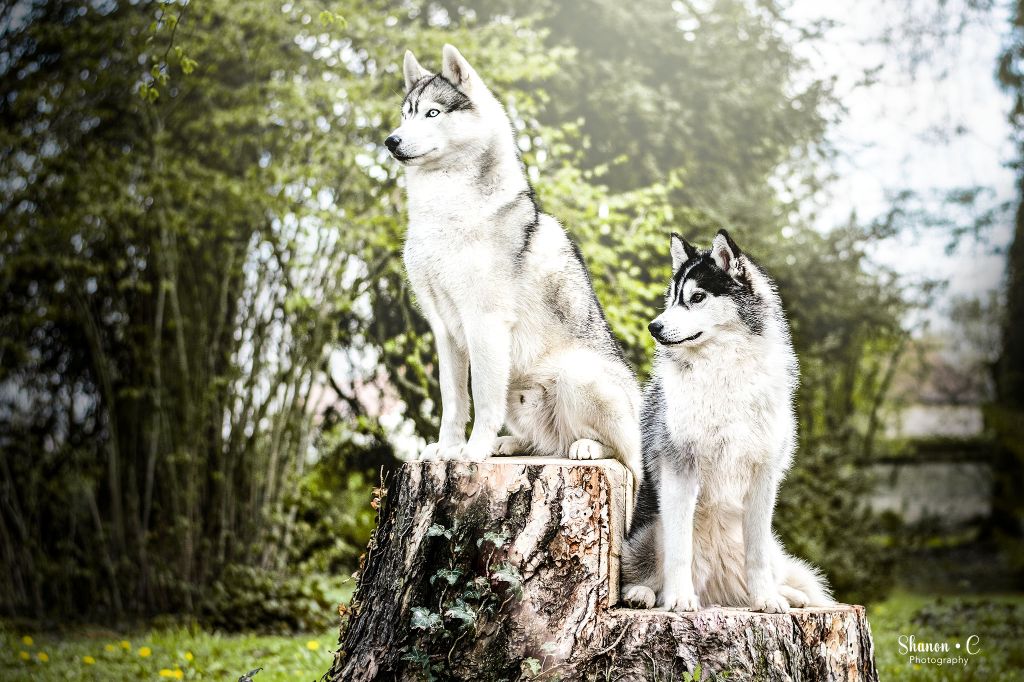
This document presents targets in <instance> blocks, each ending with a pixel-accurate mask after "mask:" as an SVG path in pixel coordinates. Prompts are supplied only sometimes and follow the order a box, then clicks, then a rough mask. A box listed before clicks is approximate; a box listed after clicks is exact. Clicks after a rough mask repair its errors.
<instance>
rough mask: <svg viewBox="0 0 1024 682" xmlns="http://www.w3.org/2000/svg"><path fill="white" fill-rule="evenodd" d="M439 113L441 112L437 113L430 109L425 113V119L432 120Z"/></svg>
mask: <svg viewBox="0 0 1024 682" xmlns="http://www.w3.org/2000/svg"><path fill="white" fill-rule="evenodd" d="M440 113H441V112H440V111H438V110H437V109H431V110H430V111H428V112H427V118H434V117H435V116H437V115H438V114H440Z"/></svg>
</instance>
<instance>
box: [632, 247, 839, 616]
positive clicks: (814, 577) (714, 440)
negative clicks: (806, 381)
mask: <svg viewBox="0 0 1024 682" xmlns="http://www.w3.org/2000/svg"><path fill="white" fill-rule="evenodd" d="M670 250H671V252H672V272H673V273H674V274H673V277H672V281H671V283H670V284H669V287H668V292H667V295H666V299H665V301H666V309H665V312H663V313H662V314H661V315H659V316H658V317H657V318H655V319H654V321H653V322H651V323H650V325H649V327H648V328H649V329H650V332H651V334H652V335H653V336H654V338H655V340H656V341H657V342H658V344H659V348H658V351H657V356H656V357H655V361H654V376H653V378H652V379H651V382H650V383H649V385H648V386H647V388H646V391H645V393H644V405H643V413H642V418H641V423H642V430H643V467H644V480H643V484H642V485H641V486H640V490H639V493H638V496H637V504H636V510H635V512H634V514H633V525H632V528H631V529H630V532H629V536H628V538H627V540H626V545H625V548H624V551H623V568H622V574H623V584H624V587H623V590H622V593H623V596H624V600H625V601H627V602H629V603H632V604H635V605H638V606H644V607H647V608H650V607H652V606H654V605H655V603H657V604H659V605H660V606H661V607H662V608H665V609H668V610H671V611H695V610H697V609H699V608H700V605H701V604H704V605H710V604H719V605H724V606H749V607H750V608H751V609H754V610H757V611H767V612H769V613H780V612H785V611H788V610H789V607H790V606H794V607H803V606H825V605H828V604H831V603H832V598H831V596H830V594H829V589H828V586H827V584H826V583H825V580H824V578H823V577H822V575H821V574H820V573H819V572H818V570H817V569H815V568H813V567H812V566H810V565H808V564H807V563H805V562H803V561H801V560H800V559H797V558H795V557H792V556H790V555H788V554H787V553H786V552H785V550H784V549H783V548H782V545H781V543H780V542H779V540H778V539H777V538H776V537H775V535H774V534H773V533H772V511H773V509H774V507H775V496H776V492H777V490H778V487H779V482H780V481H781V480H782V477H783V475H784V474H785V472H786V469H788V468H789V465H790V462H791V460H792V458H793V450H794V448H795V445H796V415H795V413H794V410H793V393H794V391H795V390H796V387H797V382H798V370H797V359H796V354H795V353H794V352H793V345H792V342H791V341H790V336H789V326H788V324H787V322H786V318H785V315H784V313H783V310H782V301H781V300H780V298H779V294H778V292H777V291H776V288H775V285H774V283H773V282H772V280H771V279H769V278H768V277H767V275H765V274H764V272H763V271H762V270H761V269H760V268H759V267H758V266H757V265H755V264H754V262H753V261H752V260H750V259H749V258H748V257H747V256H746V255H744V254H743V253H742V252H741V251H740V249H739V247H738V246H736V244H735V242H733V240H732V239H731V238H730V237H729V235H728V233H727V232H726V231H725V230H721V231H719V233H718V235H717V236H716V237H715V239H714V242H713V243H712V246H711V250H710V251H698V250H697V249H696V248H694V247H693V246H691V245H690V244H688V243H687V242H686V241H685V240H684V239H683V238H682V237H680V236H679V235H676V234H673V235H672V238H671V240H670Z"/></svg>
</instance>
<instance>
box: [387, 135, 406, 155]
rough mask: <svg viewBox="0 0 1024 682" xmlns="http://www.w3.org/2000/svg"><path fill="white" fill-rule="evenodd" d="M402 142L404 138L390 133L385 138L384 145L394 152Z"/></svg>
mask: <svg viewBox="0 0 1024 682" xmlns="http://www.w3.org/2000/svg"><path fill="white" fill-rule="evenodd" d="M400 144H402V138H400V137H399V136H398V135H388V139H386V140H384V146H385V147H387V148H388V151H389V152H393V151H395V150H396V149H398V145H400Z"/></svg>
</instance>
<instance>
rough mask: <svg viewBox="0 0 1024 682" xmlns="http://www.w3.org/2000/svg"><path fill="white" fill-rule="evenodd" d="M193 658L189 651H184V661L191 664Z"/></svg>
mask: <svg viewBox="0 0 1024 682" xmlns="http://www.w3.org/2000/svg"><path fill="white" fill-rule="evenodd" d="M194 658H195V656H193V655H192V652H191V651H186V652H185V660H186V661H188V662H189V663H191V662H192V659H194Z"/></svg>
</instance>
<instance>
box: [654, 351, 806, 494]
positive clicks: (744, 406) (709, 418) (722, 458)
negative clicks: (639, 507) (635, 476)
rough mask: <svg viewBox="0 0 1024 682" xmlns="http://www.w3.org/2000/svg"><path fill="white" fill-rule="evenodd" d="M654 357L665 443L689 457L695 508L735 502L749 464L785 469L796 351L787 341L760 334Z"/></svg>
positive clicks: (791, 435)
mask: <svg viewBox="0 0 1024 682" xmlns="http://www.w3.org/2000/svg"><path fill="white" fill-rule="evenodd" d="M716 345H717V347H716V348H715V349H713V350H712V349H708V350H707V351H705V352H698V353H693V354H692V355H691V356H690V357H689V358H688V360H687V361H686V362H681V361H680V360H679V359H678V358H669V357H666V356H660V357H659V358H658V360H657V365H656V372H657V374H658V376H659V379H660V382H661V388H662V392H663V400H664V405H665V412H666V414H665V422H664V423H665V430H666V436H667V438H668V439H669V441H670V443H671V445H672V448H671V449H672V450H673V451H674V452H675V453H676V454H677V456H679V457H685V458H690V459H692V462H693V465H694V469H695V473H696V475H697V477H698V483H699V486H700V494H699V496H698V507H699V508H705V509H712V508H718V509H721V508H735V509H739V508H740V507H741V506H742V504H743V500H744V497H745V495H746V493H747V489H748V487H749V484H750V481H751V478H752V473H753V471H754V469H755V468H756V467H765V466H767V467H770V468H771V469H772V470H774V471H778V472H779V474H780V475H781V473H782V472H783V471H785V469H786V468H788V466H789V463H790V461H789V460H790V458H791V453H792V443H793V440H794V438H795V432H796V419H795V415H794V412H793V405H792V394H793V387H794V380H793V375H794V372H795V358H794V356H793V355H792V351H791V349H790V348H789V346H788V344H786V343H785V342H782V343H778V342H773V340H772V339H761V342H760V343H757V344H756V345H755V344H752V343H750V342H749V339H747V338H742V337H741V338H737V340H736V343H735V344H716Z"/></svg>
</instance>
